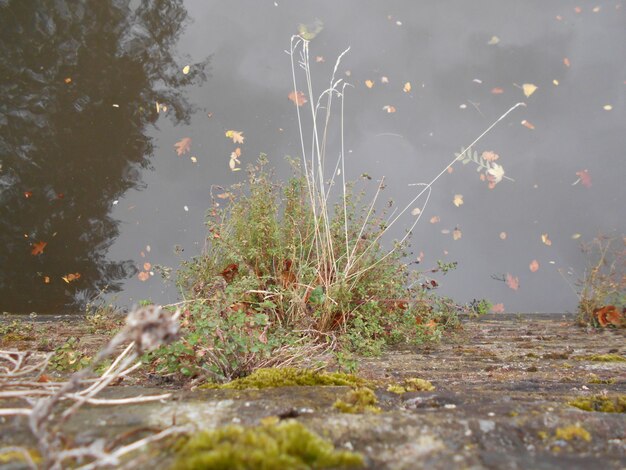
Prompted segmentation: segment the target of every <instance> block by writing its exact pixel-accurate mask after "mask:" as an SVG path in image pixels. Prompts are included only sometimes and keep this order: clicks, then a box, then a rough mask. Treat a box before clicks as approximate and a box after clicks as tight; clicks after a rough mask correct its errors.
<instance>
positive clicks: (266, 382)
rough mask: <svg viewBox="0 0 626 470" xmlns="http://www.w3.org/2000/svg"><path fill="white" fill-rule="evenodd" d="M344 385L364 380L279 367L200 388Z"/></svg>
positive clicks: (359, 383) (330, 373) (334, 373)
mask: <svg viewBox="0 0 626 470" xmlns="http://www.w3.org/2000/svg"><path fill="white" fill-rule="evenodd" d="M315 385H346V386H350V387H355V386H362V385H366V381H365V380H364V379H361V378H359V377H357V376H356V375H352V374H344V373H342V372H322V371H314V370H306V369H293V368H279V369H258V370H256V371H254V372H253V373H252V374H250V375H249V376H247V377H242V378H240V379H235V380H233V381H231V382H228V383H226V384H223V385H216V384H206V385H203V386H202V388H227V389H235V390H245V389H250V388H252V389H262V388H275V387H293V386H315Z"/></svg>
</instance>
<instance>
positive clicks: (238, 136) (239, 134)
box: [224, 130, 245, 151]
mask: <svg viewBox="0 0 626 470" xmlns="http://www.w3.org/2000/svg"><path fill="white" fill-rule="evenodd" d="M224 135H226V137H228V138H229V139H233V142H234V143H235V144H243V141H244V139H245V137H244V136H243V131H234V130H229V131H226V133H225V134H224ZM240 151H241V150H240Z"/></svg>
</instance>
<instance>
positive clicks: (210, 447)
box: [172, 421, 363, 470]
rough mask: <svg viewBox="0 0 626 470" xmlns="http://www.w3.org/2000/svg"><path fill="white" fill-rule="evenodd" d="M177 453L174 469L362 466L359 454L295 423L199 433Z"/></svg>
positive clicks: (231, 428) (228, 428)
mask: <svg viewBox="0 0 626 470" xmlns="http://www.w3.org/2000/svg"><path fill="white" fill-rule="evenodd" d="M177 454H178V455H177V459H176V461H175V462H174V465H173V466H172V468H173V469H176V470H179V469H180V470H187V469H189V470H193V469H257V468H259V469H274V468H277V469H278V468H280V469H283V468H284V469H307V468H346V467H361V466H363V457H361V456H360V455H359V454H356V453H353V452H348V451H339V450H335V448H334V446H333V444H332V443H331V442H330V441H327V440H325V439H323V438H321V437H320V436H318V435H317V434H315V433H313V432H311V431H309V430H308V429H307V428H306V427H305V426H304V425H302V424H300V423H298V422H297V421H283V422H280V423H278V424H265V425H261V426H258V427H254V428H243V427H241V426H226V427H223V428H219V429H216V430H212V431H202V432H200V433H197V434H195V435H194V436H192V437H191V438H189V440H188V441H187V442H185V443H184V444H183V445H182V446H181V448H180V449H179V450H178V452H177Z"/></svg>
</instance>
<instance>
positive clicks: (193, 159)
mask: <svg viewBox="0 0 626 470" xmlns="http://www.w3.org/2000/svg"><path fill="white" fill-rule="evenodd" d="M190 159H191V162H192V163H198V159H197V158H196V157H190Z"/></svg>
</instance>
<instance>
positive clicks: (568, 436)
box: [554, 424, 591, 442]
mask: <svg viewBox="0 0 626 470" xmlns="http://www.w3.org/2000/svg"><path fill="white" fill-rule="evenodd" d="M554 437H555V438H556V439H563V440H565V441H571V440H572V439H582V440H583V441H587V442H591V434H589V431H587V430H586V429H585V428H583V427H582V426H579V425H578V424H572V425H571V426H564V427H562V428H557V429H556V431H555V432H554Z"/></svg>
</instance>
